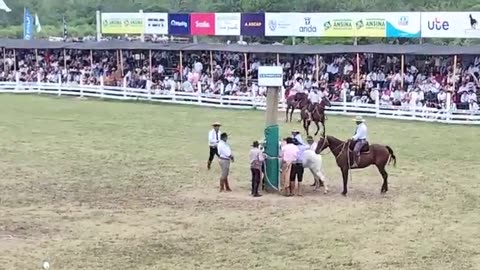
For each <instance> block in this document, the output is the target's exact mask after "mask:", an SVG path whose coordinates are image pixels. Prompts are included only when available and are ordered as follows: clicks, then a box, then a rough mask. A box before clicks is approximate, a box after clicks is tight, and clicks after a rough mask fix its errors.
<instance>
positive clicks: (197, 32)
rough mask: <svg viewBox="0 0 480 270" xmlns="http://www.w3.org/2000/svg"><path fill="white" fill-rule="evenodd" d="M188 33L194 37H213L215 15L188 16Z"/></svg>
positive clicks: (196, 14) (195, 14)
mask: <svg viewBox="0 0 480 270" xmlns="http://www.w3.org/2000/svg"><path fill="white" fill-rule="evenodd" d="M190 33H191V34H192V35H194V36H213V35H215V13H192V14H190Z"/></svg>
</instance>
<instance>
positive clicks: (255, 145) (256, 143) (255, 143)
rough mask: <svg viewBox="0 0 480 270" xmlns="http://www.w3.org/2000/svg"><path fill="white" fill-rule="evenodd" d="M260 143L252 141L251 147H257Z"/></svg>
mask: <svg viewBox="0 0 480 270" xmlns="http://www.w3.org/2000/svg"><path fill="white" fill-rule="evenodd" d="M259 145H260V144H259V143H258V141H253V142H252V147H258V146H259Z"/></svg>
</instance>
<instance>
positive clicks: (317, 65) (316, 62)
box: [315, 54, 320, 83]
mask: <svg viewBox="0 0 480 270" xmlns="http://www.w3.org/2000/svg"><path fill="white" fill-rule="evenodd" d="M318 58H319V57H318V54H316V55H315V80H317V83H318V78H319V77H318V74H319V73H318V71H319V70H318V69H319V67H320V63H319V59H318Z"/></svg>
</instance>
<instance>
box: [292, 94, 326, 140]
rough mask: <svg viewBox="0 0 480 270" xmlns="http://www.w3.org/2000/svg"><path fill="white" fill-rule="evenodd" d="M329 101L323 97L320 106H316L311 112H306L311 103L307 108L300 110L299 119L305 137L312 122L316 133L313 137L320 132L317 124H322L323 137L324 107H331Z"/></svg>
mask: <svg viewBox="0 0 480 270" xmlns="http://www.w3.org/2000/svg"><path fill="white" fill-rule="evenodd" d="M331 105H332V104H330V101H329V100H328V98H326V97H323V98H322V100H321V101H320V104H318V105H317V106H316V107H315V108H314V109H313V110H312V112H310V113H309V112H308V107H310V106H311V103H310V102H309V104H308V106H305V107H304V108H302V111H301V112H300V116H301V119H302V121H303V129H305V132H306V133H307V136H308V135H309V129H310V124H311V123H312V121H313V122H314V123H315V126H317V131H316V132H315V136H317V134H318V132H319V131H320V125H319V123H322V133H323V136H325V130H326V128H325V119H326V118H325V106H329V107H330V106H331Z"/></svg>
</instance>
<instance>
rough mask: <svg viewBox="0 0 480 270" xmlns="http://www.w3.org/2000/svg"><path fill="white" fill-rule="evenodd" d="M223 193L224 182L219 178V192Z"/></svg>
mask: <svg viewBox="0 0 480 270" xmlns="http://www.w3.org/2000/svg"><path fill="white" fill-rule="evenodd" d="M223 191H225V181H224V180H223V179H222V178H220V192H223Z"/></svg>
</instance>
